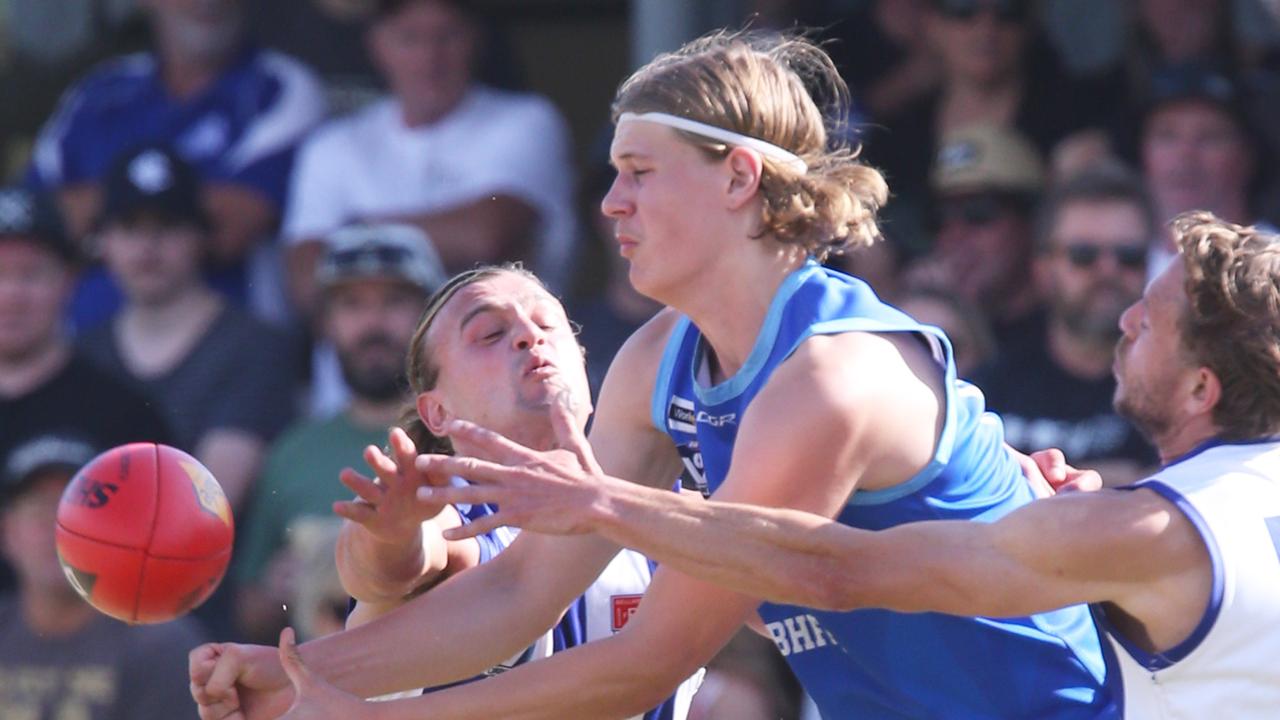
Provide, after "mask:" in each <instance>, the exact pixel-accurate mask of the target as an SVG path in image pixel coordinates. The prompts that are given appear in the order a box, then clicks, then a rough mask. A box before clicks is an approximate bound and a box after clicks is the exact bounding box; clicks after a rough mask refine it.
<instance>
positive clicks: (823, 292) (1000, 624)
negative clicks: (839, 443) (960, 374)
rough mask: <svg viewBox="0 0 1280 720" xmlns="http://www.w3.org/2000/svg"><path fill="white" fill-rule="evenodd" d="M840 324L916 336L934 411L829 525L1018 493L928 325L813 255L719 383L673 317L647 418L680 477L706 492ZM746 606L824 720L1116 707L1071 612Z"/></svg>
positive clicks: (1017, 477)
mask: <svg viewBox="0 0 1280 720" xmlns="http://www.w3.org/2000/svg"><path fill="white" fill-rule="evenodd" d="M855 331H862V332H878V333H886V332H909V333H915V334H917V335H918V336H920V337H921V338H922V340H923V342H925V343H927V344H928V346H929V347H930V348H931V349H932V351H933V353H934V357H935V358H936V359H937V360H938V362H939V363H940V364H945V366H946V413H947V416H946V423H945V425H944V426H943V429H942V437H941V441H940V442H939V443H938V450H937V453H936V455H935V456H934V458H933V461H932V462H931V463H930V464H929V466H928V467H926V468H925V469H924V470H923V471H922V472H921V473H920V474H918V475H917V476H915V477H913V478H911V479H909V480H908V481H907V482H905V483H903V484H902V485H899V486H897V487H893V488H889V489H886V490H879V491H870V492H863V491H859V492H855V493H854V495H853V497H852V499H851V500H850V501H849V503H848V505H847V506H846V507H845V508H844V510H843V511H842V512H841V513H840V515H839V517H838V518H837V519H838V520H839V522H841V523H843V524H845V525H849V526H851V527H857V528H864V529H868V530H878V529H882V528H887V527H892V526H894V525H900V524H902V523H906V522H912V521H916V520H941V519H952V520H954V519H969V520H979V521H991V520H994V519H996V518H999V517H1000V516H1002V515H1004V514H1005V513H1008V512H1009V511H1011V510H1013V509H1014V508H1016V507H1018V506H1020V505H1023V504H1025V503H1027V502H1030V501H1031V500H1032V493H1031V490H1030V487H1029V485H1028V484H1027V481H1026V480H1025V479H1024V478H1023V477H1022V474H1021V471H1020V469H1019V467H1018V465H1017V463H1016V462H1015V461H1014V460H1013V458H1012V457H1011V456H1010V455H1009V454H1008V452H1006V450H1005V448H1004V445H1003V430H1002V427H1001V425H1000V420H999V418H997V417H996V416H995V415H993V414H991V413H987V412H984V411H983V398H982V394H981V393H980V392H979V391H978V389H977V388H975V387H973V386H972V385H969V384H967V383H965V382H964V381H962V380H958V379H957V378H956V374H955V365H954V363H953V362H952V359H951V349H950V343H949V342H948V341H947V339H946V337H945V336H944V335H943V334H942V332H941V331H940V330H938V329H937V328H934V327H929V326H924V325H920V324H919V323H917V322H915V321H914V320H912V319H911V318H910V317H908V316H907V315H905V314H903V313H902V312H900V311H898V310H896V309H894V308H892V307H890V306H888V305H885V304H884V303H882V302H881V301H880V300H879V298H877V297H876V295H875V293H874V292H872V290H871V289H870V287H868V286H867V285H866V284H865V283H863V282H862V281H860V280H858V279H856V278H852V277H849V276H847V275H843V274H841V273H838V272H835V271H832V270H828V269H826V268H823V267H821V266H819V265H817V264H816V263H813V262H810V263H808V264H806V265H805V266H803V267H801V268H799V269H798V270H796V271H795V272H794V273H792V274H791V275H790V276H788V277H787V279H786V280H785V281H784V282H783V283H782V286H781V287H780V288H779V290H778V293H777V295H776V296H775V297H774V299H773V302H772V305H771V306H770V308H769V312H768V315H767V316H766V318H765V321H764V325H763V327H762V328H761V331H760V335H759V337H757V338H756V344H755V347H754V348H753V349H752V352H751V355H750V356H749V357H748V359H747V362H746V363H745V364H744V365H743V367H742V369H741V370H740V371H739V372H738V373H737V374H736V375H734V376H733V377H731V378H729V379H728V380H726V381H725V382H723V383H721V384H719V385H715V386H713V387H706V386H704V385H702V384H701V383H699V382H697V380H696V377H697V369H698V366H699V364H700V363H702V361H703V359H704V354H705V348H704V346H703V344H702V343H703V341H702V339H701V334H700V333H699V332H698V330H697V328H696V327H694V326H693V324H692V323H691V322H690V321H689V320H688V318H683V317H682V318H681V319H680V320H679V321H678V322H677V324H676V327H675V329H674V331H673V333H672V336H671V339H670V340H669V342H668V344H667V348H666V352H665V354H664V356H663V359H662V365H661V368H660V369H659V373H658V379H657V386H656V389H655V393H654V397H653V408H652V414H653V422H654V423H655V424H656V425H657V426H658V428H659V429H660V430H662V431H663V432H665V433H667V434H668V435H669V436H670V437H671V438H672V440H674V441H675V443H676V446H677V447H678V449H679V450H680V455H681V458H682V459H683V460H684V463H685V468H686V481H687V482H691V483H692V484H694V485H697V486H700V488H701V489H704V490H710V491H714V490H715V489H716V488H717V487H719V485H720V483H721V482H723V481H724V478H725V476H726V475H727V474H728V471H729V462H730V458H731V455H732V452H733V445H734V439H735V437H736V435H737V430H738V423H739V422H740V421H741V419H742V417H743V415H744V413H746V412H747V410H748V407H749V406H750V404H751V400H752V398H754V397H755V395H756V393H758V392H759V391H760V389H761V388H762V387H764V385H765V384H766V383H767V382H768V381H769V377H770V375H771V374H772V373H773V371H774V369H775V368H776V367H778V365H779V364H781V363H782V362H784V361H785V360H786V359H787V358H788V357H789V356H790V355H791V353H792V352H794V351H795V349H796V348H797V347H798V346H799V344H800V343H801V342H803V341H804V340H805V339H806V338H808V337H810V336H812V335H829V334H837V333H845V332H855ZM850 373H851V378H850V381H851V382H874V378H865V377H856V376H853V375H852V374H853V373H856V368H850ZM867 412H875V408H867ZM805 480H806V479H805V478H794V479H793V481H795V482H804V481H805ZM760 615H761V616H762V618H763V619H764V621H765V623H766V626H767V627H768V629H769V632H770V634H771V635H772V636H773V639H774V642H775V643H776V644H777V646H778V649H779V650H780V651H781V652H782V654H783V655H784V656H785V657H786V659H787V661H788V663H790V665H791V668H792V670H794V671H795V673H796V675H797V677H798V678H799V679H800V681H801V683H802V684H803V685H804V688H805V690H806V691H808V693H809V694H810V695H811V696H812V697H813V698H814V700H815V701H816V702H817V704H818V707H819V708H820V709H821V711H822V715H823V717H824V718H826V719H827V720H832V719H835V718H857V719H858V720H871V719H875V718H947V719H948V720H961V719H967V718H974V719H976V718H983V719H984V720H986V719H990V718H1028V719H1031V718H1035V719H1037V720H1043V719H1044V718H1111V717H1119V712H1118V710H1117V709H1116V707H1115V704H1114V702H1113V693H1112V691H1111V690H1110V689H1109V688H1108V684H1107V680H1108V677H1107V667H1106V665H1105V663H1104V661H1103V655H1102V651H1101V649H1100V644H1099V639H1098V634H1097V631H1096V629H1095V628H1094V625H1093V622H1092V619H1091V617H1090V614H1089V611H1088V609H1087V608H1085V607H1084V606H1073V607H1069V608H1064V609H1062V610H1058V611H1055V612H1051V613H1044V614H1041V615H1036V616H1033V617H1023V618H1011V619H993V618H964V617H957V616H951V615H943V614H938V613H918V614H907V613H895V612H889V611H885V610H857V611H854V612H847V613H839V612H826V611H819V610H812V609H806V608H799V607H795V606H790V605H778V604H773V603H765V604H764V605H762V606H761V608H760Z"/></svg>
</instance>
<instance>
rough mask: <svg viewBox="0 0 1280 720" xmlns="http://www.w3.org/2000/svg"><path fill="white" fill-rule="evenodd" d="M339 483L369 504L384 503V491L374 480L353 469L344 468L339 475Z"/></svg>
mask: <svg viewBox="0 0 1280 720" xmlns="http://www.w3.org/2000/svg"><path fill="white" fill-rule="evenodd" d="M338 481H339V482H341V483H342V484H343V485H346V486H347V488H348V489H349V490H351V492H353V493H355V494H356V497H358V498H360V499H361V500H364V501H365V502H367V503H372V504H374V505H377V504H378V503H379V502H381V501H382V495H383V493H384V491H383V489H382V488H381V487H380V486H379V485H378V483H376V482H374V481H373V478H369V477H365V476H364V475H361V474H360V473H358V472H356V471H355V470H353V469H351V468H343V469H342V472H340V473H338Z"/></svg>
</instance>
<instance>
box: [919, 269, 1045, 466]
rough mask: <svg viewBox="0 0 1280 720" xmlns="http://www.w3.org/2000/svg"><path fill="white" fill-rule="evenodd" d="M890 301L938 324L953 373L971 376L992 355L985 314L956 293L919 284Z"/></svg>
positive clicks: (992, 339) (990, 337) (992, 344)
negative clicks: (948, 343)
mask: <svg viewBox="0 0 1280 720" xmlns="http://www.w3.org/2000/svg"><path fill="white" fill-rule="evenodd" d="M894 304H895V305H897V306H898V308H899V309H901V310H902V311H903V312H905V313H906V314H908V315H910V316H911V317H913V318H915V319H916V320H918V321H920V322H922V323H924V324H925V325H933V326H934V327H938V328H941V329H942V331H943V332H945V333H946V334H947V339H949V340H950V341H951V354H952V356H953V357H954V359H955V362H956V374H957V375H959V376H960V377H962V378H966V379H968V378H971V377H973V372H974V371H975V370H977V369H978V368H980V367H982V366H984V365H986V364H987V363H989V362H991V361H992V360H993V359H995V355H996V343H995V339H994V338H993V337H992V336H991V327H990V325H988V323H987V318H986V316H984V315H983V314H982V311H981V310H979V309H978V308H977V307H975V306H974V305H972V304H970V303H968V302H965V301H964V300H962V299H961V298H959V297H957V296H956V295H954V294H952V293H947V292H942V291H940V290H930V289H928V288H920V289H916V290H912V291H910V292H908V293H906V294H905V295H902V296H901V297H899V298H897V301H896V302H895V303H894ZM1036 449H1037V450H1038V449H1039V448H1036Z"/></svg>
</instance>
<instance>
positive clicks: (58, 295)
mask: <svg viewBox="0 0 1280 720" xmlns="http://www.w3.org/2000/svg"><path fill="white" fill-rule="evenodd" d="M77 267H78V262H77V255H76V252H75V249H74V247H73V245H72V244H71V243H70V242H69V241H68V240H67V238H66V236H65V235H64V234H63V233H62V229H61V225H60V223H59V220H58V217H57V212H56V210H55V209H54V207H53V204H52V202H51V201H49V200H48V199H47V198H46V197H44V196H42V195H40V194H39V193H33V192H31V191H30V190H27V189H25V188H20V187H11V188H6V189H0V463H3V462H4V458H5V457H6V456H7V455H8V454H9V452H10V450H11V449H12V448H13V447H14V446H15V445H17V444H20V443H22V442H24V441H25V440H26V439H28V438H30V437H33V436H35V435H38V434H41V433H46V432H74V433H77V434H83V435H87V436H89V437H93V438H96V439H98V441H99V442H100V443H101V444H102V445H104V446H114V445H119V444H121V443H125V442H130V441H139V440H153V441H157V442H169V441H170V439H171V438H170V434H169V430H168V428H167V426H166V424H165V422H164V421H163V420H162V419H161V416H160V413H159V412H158V410H157V409H156V408H154V407H152V406H151V405H149V403H148V401H146V400H144V398H143V396H142V395H141V394H139V393H137V392H136V391H134V390H133V389H131V388H129V387H127V386H125V385H124V384H123V383H121V382H120V381H118V380H116V379H115V378H113V377H112V376H110V375H109V374H107V373H104V372H103V371H101V370H99V369H98V368H97V367H96V366H95V365H93V364H92V363H90V362H89V361H88V360H86V359H85V358H84V357H82V356H81V355H79V354H77V353H75V352H73V350H72V344H71V340H70V338H69V337H68V336H67V334H66V333H65V332H64V323H63V317H64V315H65V312H66V308H67V303H68V300H69V297H70V293H71V287H72V285H73V283H74V282H75V275H76V270H77ZM11 585H12V578H11V577H10V576H9V573H8V572H7V568H5V567H3V563H0V591H2V590H3V589H5V588H7V587H10V586H11ZM0 717H8V716H7V715H5V714H4V713H0Z"/></svg>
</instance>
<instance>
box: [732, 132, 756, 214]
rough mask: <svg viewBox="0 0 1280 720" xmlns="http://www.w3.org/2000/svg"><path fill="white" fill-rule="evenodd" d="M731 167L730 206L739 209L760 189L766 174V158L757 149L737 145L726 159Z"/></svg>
mask: <svg viewBox="0 0 1280 720" xmlns="http://www.w3.org/2000/svg"><path fill="white" fill-rule="evenodd" d="M724 162H725V166H726V167H727V168H728V169H729V186H728V188H727V193H726V194H727V199H728V201H729V208H730V209H732V210H737V209H738V208H740V207H742V206H743V205H746V204H747V203H748V202H750V201H751V199H752V198H753V197H755V195H756V191H757V190H759V189H760V177H761V176H762V175H763V174H764V159H763V158H761V157H760V153H758V152H756V151H755V150H751V149H749V148H744V147H735V148H733V149H731V150H730V151H729V154H728V155H727V156H726V157H725V159H724Z"/></svg>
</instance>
